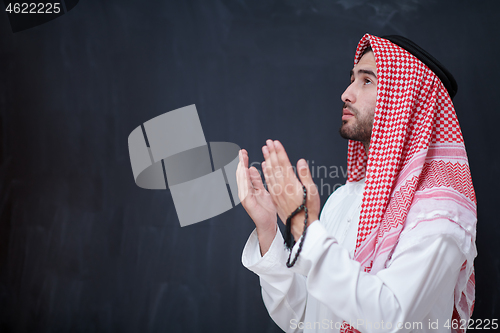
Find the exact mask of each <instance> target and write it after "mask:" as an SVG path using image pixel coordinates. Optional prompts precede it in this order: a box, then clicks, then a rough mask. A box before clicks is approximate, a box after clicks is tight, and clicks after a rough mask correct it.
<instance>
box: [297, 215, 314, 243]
mask: <svg viewBox="0 0 500 333" xmlns="http://www.w3.org/2000/svg"><path fill="white" fill-rule="evenodd" d="M307 215H308V218H307V226H308V227H309V226H310V225H311V223H313V222H314V221H316V220H317V219H318V217H317V216H315V215H312V214H311V212H308V214H307ZM305 218H306V213H305V212H304V211H301V212H300V213H298V214H297V215H295V216H294V217H293V218H292V220H291V223H292V235H293V238H294V239H295V241H296V242H297V241H298V240H299V238H300V237H301V236H302V233H303V232H304V219H305Z"/></svg>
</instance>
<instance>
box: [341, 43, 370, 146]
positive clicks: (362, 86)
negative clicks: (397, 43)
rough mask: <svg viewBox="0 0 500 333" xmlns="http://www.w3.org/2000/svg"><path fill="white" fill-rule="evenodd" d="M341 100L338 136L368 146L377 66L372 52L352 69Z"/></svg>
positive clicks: (364, 56)
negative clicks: (349, 82) (340, 122)
mask: <svg viewBox="0 0 500 333" xmlns="http://www.w3.org/2000/svg"><path fill="white" fill-rule="evenodd" d="M341 98H342V101H343V102H344V107H343V109H342V126H341V127H340V135H341V136H342V137H343V138H344V139H350V140H355V141H361V142H362V143H363V144H365V146H368V145H369V143H370V137H371V134H372V126H373V115H374V113H375V104H376V101H377V65H376V63H375V57H374V55H373V52H372V51H370V52H368V53H366V54H365V55H363V57H362V58H361V59H360V60H359V62H358V63H357V64H356V66H354V68H353V69H352V71H351V84H350V85H349V86H348V87H347V89H346V90H345V91H344V93H343V94H342V96H341Z"/></svg>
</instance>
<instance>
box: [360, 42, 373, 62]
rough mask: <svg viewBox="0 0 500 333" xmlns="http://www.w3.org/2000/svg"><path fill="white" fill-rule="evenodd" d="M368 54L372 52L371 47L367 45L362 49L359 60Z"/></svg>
mask: <svg viewBox="0 0 500 333" xmlns="http://www.w3.org/2000/svg"><path fill="white" fill-rule="evenodd" d="M368 52H373V50H372V47H371V45H368V46H367V47H366V49H364V50H363V53H361V56H360V57H359V59H361V58H362V57H363V56H364V55H365V54H367V53H368Z"/></svg>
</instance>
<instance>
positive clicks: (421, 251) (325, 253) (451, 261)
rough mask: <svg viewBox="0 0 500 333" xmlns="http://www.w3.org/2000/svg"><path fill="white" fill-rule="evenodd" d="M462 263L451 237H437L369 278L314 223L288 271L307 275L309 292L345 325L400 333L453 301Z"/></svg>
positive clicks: (415, 245) (402, 253)
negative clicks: (438, 305) (381, 325)
mask: <svg viewBox="0 0 500 333" xmlns="http://www.w3.org/2000/svg"><path fill="white" fill-rule="evenodd" d="M408 237H410V238H409V239H411V237H412V232H411V231H410V232H408V233H407V234H406V235H405V236H404V237H401V238H400V243H401V242H405V239H406V238H408ZM297 243H298V242H297ZM296 247H297V246H296ZM296 247H294V251H296ZM464 260H465V256H464V254H463V253H462V252H461V250H460V248H459V247H458V245H457V244H456V242H455V240H454V239H452V237H449V236H446V235H435V236H434V237H427V238H425V239H423V240H422V241H421V242H418V243H414V242H413V245H412V246H408V247H406V248H405V250H404V251H400V252H398V254H397V256H395V257H393V258H392V261H391V265H390V266H389V267H388V268H385V269H382V270H380V271H379V272H378V273H377V274H375V275H373V274H368V273H366V272H364V271H362V270H361V268H360V263H359V262H357V261H355V260H352V259H351V258H350V257H349V253H348V251H347V250H346V249H345V248H343V247H342V246H340V245H339V244H338V243H337V241H336V239H335V238H334V237H332V236H329V235H328V233H327V232H326V230H325V228H324V227H323V226H322V225H321V224H320V223H317V222H314V223H312V224H311V225H310V227H309V228H308V232H307V237H306V239H305V241H304V245H303V248H302V252H301V254H300V257H299V260H298V261H297V263H296V265H295V266H294V267H292V268H291V269H290V270H291V271H293V272H295V273H296V274H298V275H305V276H307V281H306V289H307V292H308V293H310V294H311V296H313V297H314V298H315V299H317V300H318V301H320V302H322V303H323V304H325V305H326V306H327V307H329V308H330V310H331V311H332V312H333V313H335V314H336V315H337V316H339V317H340V318H342V319H343V320H345V321H346V322H348V323H352V324H356V325H357V327H356V326H355V325H353V327H354V328H357V329H358V330H360V331H362V332H363V333H368V332H371V331H374V330H372V329H370V328H368V327H367V326H366V323H375V322H376V323H381V322H382V321H383V322H385V323H386V325H385V327H386V329H382V328H379V329H378V330H376V331H377V332H383V331H386V332H393V331H397V330H398V328H397V327H396V325H397V323H407V322H410V323H414V322H422V320H423V318H424V317H425V316H426V315H427V314H428V313H429V310H430V309H431V308H432V306H433V304H434V303H435V302H436V301H437V300H438V298H439V297H452V295H453V290H454V287H455V284H456V281H457V278H458V274H459V272H460V269H461V266H462V264H463V262H464ZM449 318H451V309H450V316H449ZM387 323H390V324H391V325H390V326H392V328H391V329H389V328H388V326H389V325H387ZM443 324H444V323H443ZM422 325H428V323H424V322H422ZM401 331H405V330H401Z"/></svg>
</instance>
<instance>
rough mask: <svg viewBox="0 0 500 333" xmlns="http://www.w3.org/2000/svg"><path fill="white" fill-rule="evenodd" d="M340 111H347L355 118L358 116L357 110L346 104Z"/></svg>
mask: <svg viewBox="0 0 500 333" xmlns="http://www.w3.org/2000/svg"><path fill="white" fill-rule="evenodd" d="M342 109H347V110H349V111H350V112H351V113H352V114H354V115H355V116H357V115H358V113H359V112H358V109H356V108H354V107H352V106H351V105H347V104H346V103H344V105H342Z"/></svg>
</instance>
